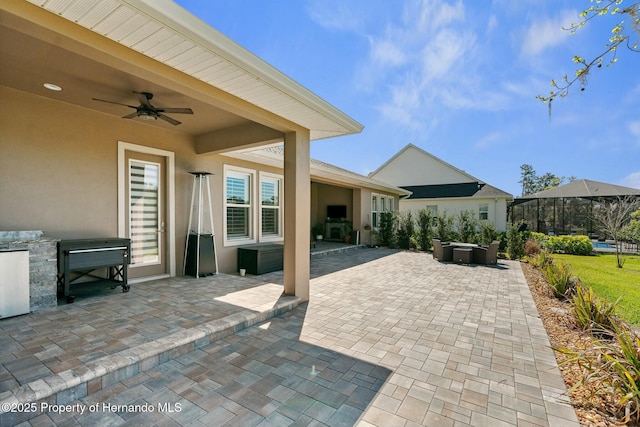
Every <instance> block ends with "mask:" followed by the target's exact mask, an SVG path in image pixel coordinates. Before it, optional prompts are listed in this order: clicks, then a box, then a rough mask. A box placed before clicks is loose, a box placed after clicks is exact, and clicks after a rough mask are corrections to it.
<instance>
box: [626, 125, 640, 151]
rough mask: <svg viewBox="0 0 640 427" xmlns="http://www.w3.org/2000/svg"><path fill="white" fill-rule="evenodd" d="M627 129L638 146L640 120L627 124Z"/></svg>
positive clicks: (639, 143) (639, 140)
mask: <svg viewBox="0 0 640 427" xmlns="http://www.w3.org/2000/svg"><path fill="white" fill-rule="evenodd" d="M628 127H629V132H631V135H633V136H634V137H635V138H636V140H637V144H638V145H640V120H635V121H632V122H629V124H628Z"/></svg>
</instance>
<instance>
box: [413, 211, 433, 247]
mask: <svg viewBox="0 0 640 427" xmlns="http://www.w3.org/2000/svg"><path fill="white" fill-rule="evenodd" d="M431 217H432V213H431V210H430V209H426V208H425V209H420V210H419V211H418V221H417V226H418V230H417V244H418V246H420V249H421V250H423V251H428V250H429V249H430V248H431V239H433V232H432V231H431Z"/></svg>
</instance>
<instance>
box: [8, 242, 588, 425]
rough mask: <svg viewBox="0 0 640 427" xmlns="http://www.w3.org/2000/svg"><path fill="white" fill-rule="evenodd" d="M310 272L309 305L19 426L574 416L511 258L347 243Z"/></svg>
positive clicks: (475, 421)
mask: <svg viewBox="0 0 640 427" xmlns="http://www.w3.org/2000/svg"><path fill="white" fill-rule="evenodd" d="M312 275H313V277H314V278H313V279H312V284H311V300H310V302H309V303H308V304H302V305H299V306H297V307H295V308H292V309H291V310H290V311H287V312H285V313H280V314H278V313H277V312H276V313H274V314H275V317H273V318H271V319H269V320H266V321H265V322H263V323H261V324H258V325H254V326H251V327H248V328H246V329H244V330H240V331H239V332H237V333H235V334H234V335H226V336H224V335H221V336H222V337H221V338H220V339H217V340H209V341H210V342H207V341H206V340H204V341H203V339H202V338H201V339H200V340H201V341H200V345H195V346H193V350H192V351H189V352H176V353H175V354H171V352H168V353H166V354H165V353H162V354H165V355H164V356H159V357H158V358H156V359H154V360H155V361H156V363H147V364H146V366H143V365H144V364H140V363H138V364H137V365H132V366H135V368H129V369H128V370H127V369H124V370H121V371H117V372H122V374H115V375H111V376H110V377H108V378H109V379H108V381H105V380H104V377H103V379H102V382H101V386H100V387H95V390H93V389H92V388H93V387H92V383H91V381H89V382H87V383H86V384H87V385H86V386H85V388H84V390H80V392H79V393H78V398H77V399H74V398H73V393H74V392H78V389H73V390H74V391H72V392H70V393H67V394H66V396H64V397H62V395H61V394H58V395H57V396H56V398H55V399H54V398H48V399H40V400H37V401H35V402H36V404H37V405H38V406H37V407H36V408H35V409H36V410H37V413H36V414H34V415H36V416H35V417H32V418H30V417H27V418H29V419H28V420H27V421H25V422H24V423H23V425H25V426H27V425H32V426H36V425H51V424H58V425H63V424H64V425H87V426H89V425H90V426H99V425H163V426H165V425H166V426H170V425H180V426H186V425H195V426H212V425H216V426H217V425H237V426H254V425H255V426H258V425H259V426H287V425H329V426H352V425H361V426H380V427H387V426H407V427H409V426H418V425H426V426H456V425H459V426H462V425H472V426H476V427H477V426H492V427H493V426H578V425H579V424H578V422H577V418H576V415H575V412H574V411H573V409H572V408H571V407H570V406H569V405H568V404H567V403H566V402H567V399H566V396H565V395H564V393H565V392H566V388H565V385H564V383H563V381H562V377H561V375H560V372H559V370H558V367H557V364H556V361H555V357H554V355H553V352H552V350H551V349H550V348H549V341H548V337H547V335H546V332H545V330H544V328H543V326H542V322H541V321H540V319H539V318H538V314H537V311H536V308H535V305H534V303H533V300H532V298H531V295H530V293H529V289H528V287H527V284H526V281H525V279H524V276H523V274H522V271H521V269H520V266H519V264H518V263H515V262H510V261H503V260H501V261H500V263H499V265H498V266H496V267H484V266H473V265H472V266H466V265H455V264H442V263H438V262H437V261H434V260H433V259H432V257H431V255H430V254H426V253H413V252H396V251H389V250H384V249H358V250H354V251H351V252H348V253H339V254H329V255H326V256H322V257H313V258H312ZM222 278H223V277H222V276H220V277H218V278H217V279H216V280H220V279H222ZM231 278H233V277H232V276H229V279H231ZM233 280H247V281H252V280H253V281H256V280H260V281H262V282H261V283H262V285H261V286H267V288H265V289H271V287H272V286H273V285H274V284H280V283H282V276H281V273H272V274H268V275H263V276H259V277H254V278H243V279H240V278H233ZM243 283H244V282H243ZM259 288H260V287H259V286H256V287H255V289H259ZM135 291H136V289H135V288H133V287H132V291H131V292H132V293H133V292H135ZM267 293H268V292H267ZM240 295H241V294H236V295H234V294H233V293H229V294H228V297H227V298H229V300H228V303H229V304H230V305H235V304H238V303H239V301H241V300H242V299H243V298H238V297H239V296H240ZM273 297H274V296H273V295H270V296H269V297H268V298H267V300H270V301H271V302H270V304H272V305H273V304H274V302H273ZM256 298H257V299H259V297H256ZM78 302H82V301H81V300H80V301H78ZM78 302H77V303H78ZM77 303H76V304H77ZM255 304H256V307H254V308H252V309H251V310H252V311H253V312H255V313H259V312H260V310H259V309H258V308H257V307H258V306H259V305H260V304H259V301H256V302H255ZM294 306H295V304H292V307H294ZM78 307H80V306H78ZM30 316H34V315H30ZM164 316H169V317H170V316H171V313H166V312H165V314H164ZM158 317H162V315H159V316H158ZM182 317H184V314H182ZM3 322H4V321H3ZM3 322H0V327H2V326H3ZM169 323H171V322H169ZM250 323H251V322H249V324H250ZM159 325H162V322H159ZM92 327H93V328H99V326H97V325H95V324H94V325H92ZM194 328H197V326H195V327H194ZM194 328H191V329H190V330H193V329H194ZM93 333H96V332H93ZM180 333H182V334H185V333H186V332H184V331H182V332H180ZM172 356H175V357H172ZM59 358H60V359H64V357H59ZM125 371H127V372H125ZM36 381H37V380H36ZM40 381H43V380H40ZM44 381H45V382H46V379H45V380H44ZM7 393H8V392H5V393H4V396H5V397H6V396H7ZM14 394H15V393H14ZM2 397H3V394H1V393H0V401H1V400H2ZM5 401H11V400H10V399H5ZM55 404H65V405H68V406H55ZM43 405H44V406H43ZM47 405H49V406H47ZM62 410H65V411H66V412H61V411H62ZM56 411H58V412H61V413H57V412H56ZM4 415H5V416H4V417H2V416H0V425H2V427H4V426H5V425H10V424H8V423H9V422H12V420H14V421H15V420H18V419H19V418H18V417H13V418H12V417H11V416H10V415H11V414H4ZM7 415H9V416H7Z"/></svg>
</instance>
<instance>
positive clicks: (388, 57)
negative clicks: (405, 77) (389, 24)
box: [371, 40, 407, 66]
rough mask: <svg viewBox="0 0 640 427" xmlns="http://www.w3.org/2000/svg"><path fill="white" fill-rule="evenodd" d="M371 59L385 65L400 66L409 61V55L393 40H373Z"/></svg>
mask: <svg viewBox="0 0 640 427" xmlns="http://www.w3.org/2000/svg"><path fill="white" fill-rule="evenodd" d="M371 60H372V61H373V62H375V63H378V64H381V65H383V66H387V65H391V66H398V65H402V64H404V63H405V62H406V61H407V55H406V54H405V52H404V51H403V49H402V47H401V46H400V45H398V44H397V43H394V42H393V41H391V40H380V41H376V40H371Z"/></svg>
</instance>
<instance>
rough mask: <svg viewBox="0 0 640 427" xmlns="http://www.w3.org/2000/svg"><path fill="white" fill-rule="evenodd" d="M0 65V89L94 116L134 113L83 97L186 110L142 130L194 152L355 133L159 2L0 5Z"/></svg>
mask: <svg viewBox="0 0 640 427" xmlns="http://www.w3.org/2000/svg"><path fill="white" fill-rule="evenodd" d="M0 58H1V60H2V64H3V66H2V67H0V85H2V86H6V87H9V88H13V89H16V90H20V91H23V92H28V93H31V94H34V95H37V96H42V97H46V98H52V99H56V100H58V101H61V102H65V103H69V104H73V105H76V106H79V107H82V108H87V109H91V110H95V111H98V112H101V113H104V114H109V115H114V116H120V117H121V116H124V115H127V114H130V113H132V112H134V110H132V109H130V108H127V107H126V106H120V105H115V104H109V103H104V102H97V101H94V100H92V98H99V99H104V100H109V101H114V102H117V103H122V104H127V105H133V106H136V105H138V104H139V102H138V99H137V95H136V94H134V93H133V92H134V91H136V92H150V93H152V94H153V95H154V98H153V100H152V101H151V102H152V104H153V105H154V106H155V107H157V108H163V107H188V108H191V109H192V110H193V112H194V114H193V115H187V114H167V115H168V116H170V117H172V118H174V119H177V120H179V121H180V122H182V124H180V125H178V126H173V125H172V124H170V123H167V122H166V121H163V120H145V121H144V123H145V124H146V125H150V126H158V127H162V128H165V129H169V130H171V131H175V132H180V133H184V134H188V135H192V136H194V137H195V141H196V151H197V152H199V153H204V152H220V151H227V150H229V149H233V148H238V147H247V146H257V145H263V144H267V143H274V142H281V141H282V135H283V134H284V133H286V132H290V131H292V130H296V129H299V128H305V129H309V130H310V136H311V140H314V139H321V138H328V137H333V136H339V135H345V134H350V133H356V132H360V131H361V130H362V126H361V125H360V124H358V123H357V122H355V121H354V120H353V119H351V118H350V117H348V116H347V115H345V114H344V113H342V112H341V111H339V110H338V109H336V108H335V107H333V106H332V105H330V104H328V103H327V102H326V101H324V100H322V99H320V98H319V97H317V96H316V95H314V94H313V93H311V92H310V91H308V90H307V89H305V88H304V87H302V86H301V85H299V84H298V83H296V82H294V81H293V80H291V79H290V78H288V77H287V76H285V75H284V74H282V73H281V72H279V71H277V70H276V69H274V68H273V67H271V66H270V65H268V64H266V63H265V62H264V61H262V60H260V59H259V58H257V57H256V56H255V55H253V54H251V53H250V52H248V51H246V50H245V49H243V48H242V47H240V46H238V45H237V44H235V43H234V42H232V41H231V40H229V39H228V38H226V37H225V36H223V35H222V34H220V33H218V32H217V31H215V30H213V29H212V28H211V27H209V26H208V25H207V24H205V23H204V22H202V21H200V20H199V19H198V18H196V17H194V16H193V15H191V14H189V13H188V12H187V11H185V10H184V9H182V8H181V7H180V6H178V5H176V4H175V3H173V2H171V1H169V0H154V1H145V0H100V1H97V0H39V1H35V0H33V1H26V0H4V1H3V2H2V6H1V7H0ZM45 83H53V84H56V85H58V86H60V87H62V89H63V90H62V91H59V92H54V91H51V90H48V89H46V88H45V87H44V86H43V84H45ZM4 108H10V106H4ZM133 120H137V121H142V119H141V118H134V119H133ZM230 135H235V137H233V138H232V137H230ZM221 141H226V142H221Z"/></svg>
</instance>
